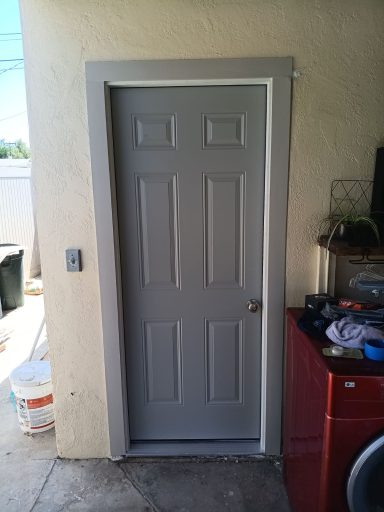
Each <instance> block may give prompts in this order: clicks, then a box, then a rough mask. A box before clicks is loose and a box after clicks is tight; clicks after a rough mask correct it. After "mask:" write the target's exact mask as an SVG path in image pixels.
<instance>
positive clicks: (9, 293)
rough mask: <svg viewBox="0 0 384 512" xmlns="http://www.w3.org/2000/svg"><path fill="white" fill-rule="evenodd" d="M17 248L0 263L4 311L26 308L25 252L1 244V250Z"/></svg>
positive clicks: (0, 285) (0, 286) (0, 294)
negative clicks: (20, 307)
mask: <svg viewBox="0 0 384 512" xmlns="http://www.w3.org/2000/svg"><path fill="white" fill-rule="evenodd" d="M13 246H15V252H14V253H13V254H8V256H6V257H5V258H4V259H3V261H2V262H1V263H0V300H1V306H2V309H3V310H4V311H5V310H7V309H15V308H17V307H19V306H24V272H23V256H24V251H23V250H22V249H20V248H19V246H17V245H16V244H0V249H1V248H5V247H9V248H10V250H11V249H12V247H13Z"/></svg>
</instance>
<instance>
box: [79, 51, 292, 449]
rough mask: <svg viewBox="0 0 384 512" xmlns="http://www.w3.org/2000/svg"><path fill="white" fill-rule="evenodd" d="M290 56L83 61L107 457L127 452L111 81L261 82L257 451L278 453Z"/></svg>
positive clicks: (140, 84)
mask: <svg viewBox="0 0 384 512" xmlns="http://www.w3.org/2000/svg"><path fill="white" fill-rule="evenodd" d="M291 78H292V58H290V57H284V58H271V59H266V58H260V59H206V60H169V61H127V62H87V63H86V88H87V105H88V124H89V138H90V150H91V165H92V180H93V194H94V208H95V222H96V236H97V251H98V269H99V285H100V300H101V318H102V333H103V344H104V362H105V377H106V387H107V408H108V425H109V439H110V453H111V457H119V456H124V455H126V454H127V453H129V446H130V440H129V429H128V410H127V409H128V404H127V389H126V387H127V384H126V375H125V357H124V332H123V330H124V329H123V321H122V295H121V278H120V261H119V243H118V229H117V221H118V219H117V211H116V191H115V174H114V162H113V140H112V131H111V112H110V89H111V88H112V87H170V86H172V87H175V86H204V85H260V84H264V85H266V86H267V119H266V159H265V196H264V197H265V200H264V243H263V297H262V305H263V307H262V365H261V368H262V369H261V437H260V452H261V453H265V454H270V455H272V454H279V453H280V446H281V406H282V377H283V375H282V374H283V340H284V294H285V253H286V219H287V195H288V164H289V129H290V108H291Z"/></svg>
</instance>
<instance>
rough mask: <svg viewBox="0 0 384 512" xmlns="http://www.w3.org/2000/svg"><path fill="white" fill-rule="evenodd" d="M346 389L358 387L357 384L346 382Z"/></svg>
mask: <svg viewBox="0 0 384 512" xmlns="http://www.w3.org/2000/svg"><path fill="white" fill-rule="evenodd" d="M344 387H346V388H355V387H356V382H353V381H346V382H344Z"/></svg>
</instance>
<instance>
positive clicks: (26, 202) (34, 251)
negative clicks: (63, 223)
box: [0, 159, 40, 279]
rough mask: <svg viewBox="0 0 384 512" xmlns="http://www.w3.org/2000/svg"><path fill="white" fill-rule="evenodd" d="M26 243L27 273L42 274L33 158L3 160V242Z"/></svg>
mask: <svg viewBox="0 0 384 512" xmlns="http://www.w3.org/2000/svg"><path fill="white" fill-rule="evenodd" d="M5 243H13V244H19V245H23V246H24V247H25V252H24V275H25V278H26V279H27V278H28V277H34V276H36V275H38V274H39V273H40V255H39V247H38V240H37V232H36V227H35V219H34V213H33V201H32V187H31V164H30V161H29V160H1V159H0V244H5Z"/></svg>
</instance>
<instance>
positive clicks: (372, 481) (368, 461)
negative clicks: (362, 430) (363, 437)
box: [347, 436, 384, 512]
mask: <svg viewBox="0 0 384 512" xmlns="http://www.w3.org/2000/svg"><path fill="white" fill-rule="evenodd" d="M347 499H348V505H349V509H350V511H351V512H362V511H364V512H377V511H380V512H381V511H383V512H384V436H381V437H379V438H378V439H376V440H375V441H373V442H372V443H371V444H370V445H369V446H368V447H367V448H365V450H363V451H362V452H361V453H360V455H359V456H358V458H357V460H356V461H355V463H354V465H353V467H352V470H351V473H350V475H349V479H348V484H347Z"/></svg>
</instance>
